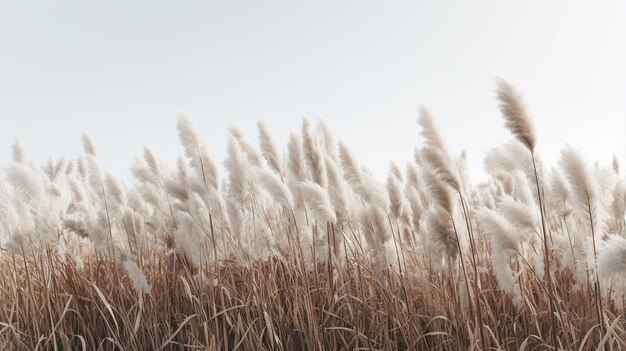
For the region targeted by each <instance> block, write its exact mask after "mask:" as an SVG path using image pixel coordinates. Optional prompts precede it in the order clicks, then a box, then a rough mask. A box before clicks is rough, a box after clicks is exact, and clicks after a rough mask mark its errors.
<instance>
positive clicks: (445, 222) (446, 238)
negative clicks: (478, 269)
mask: <svg viewBox="0 0 626 351" xmlns="http://www.w3.org/2000/svg"><path fill="white" fill-rule="evenodd" d="M425 220H426V227H425V229H426V228H427V229H428V230H427V232H426V233H427V236H428V238H427V239H428V245H429V246H430V247H432V248H435V249H436V250H437V251H439V252H440V253H441V254H442V256H441V257H439V258H438V259H436V260H435V262H437V261H439V262H441V261H442V260H445V261H446V262H447V263H448V264H449V265H450V266H451V267H453V266H454V264H455V262H456V261H457V258H458V255H459V245H458V241H457V240H456V234H455V232H454V227H453V226H452V218H451V216H450V214H449V213H448V212H446V211H444V210H443V209H442V208H438V207H435V206H430V207H429V208H428V210H427V211H426V215H425ZM435 258H436V257H435Z"/></svg>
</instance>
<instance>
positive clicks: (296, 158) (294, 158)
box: [287, 133, 306, 181]
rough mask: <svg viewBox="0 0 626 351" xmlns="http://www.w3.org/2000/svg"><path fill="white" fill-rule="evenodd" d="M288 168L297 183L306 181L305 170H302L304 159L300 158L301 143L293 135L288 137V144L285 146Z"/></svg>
mask: <svg viewBox="0 0 626 351" xmlns="http://www.w3.org/2000/svg"><path fill="white" fill-rule="evenodd" d="M287 151H288V152H287V153H288V157H289V159H288V168H289V171H290V172H291V174H292V175H293V176H294V177H295V178H296V180H298V181H304V180H306V170H305V168H304V158H303V156H302V142H301V141H300V138H298V136H296V135H295V134H294V133H291V134H290V135H289V144H288V146H287Z"/></svg>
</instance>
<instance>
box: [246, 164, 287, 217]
mask: <svg viewBox="0 0 626 351" xmlns="http://www.w3.org/2000/svg"><path fill="white" fill-rule="evenodd" d="M254 173H255V175H256V177H255V178H256V179H257V180H258V181H259V183H260V184H261V186H262V187H263V188H264V189H265V190H266V191H267V192H268V193H269V194H270V196H271V197H272V198H273V199H274V201H276V202H277V203H279V204H282V205H285V206H287V207H288V208H291V207H292V201H291V192H290V191H289V188H288V187H287V186H286V185H285V184H284V183H283V182H282V181H281V180H280V177H279V176H278V174H276V173H274V172H272V171H268V170H264V169H258V168H257V169H256V170H255V172H254Z"/></svg>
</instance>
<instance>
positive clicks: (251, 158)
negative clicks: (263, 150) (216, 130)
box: [230, 124, 263, 167]
mask: <svg viewBox="0 0 626 351" xmlns="http://www.w3.org/2000/svg"><path fill="white" fill-rule="evenodd" d="M230 135H231V136H233V137H234V138H235V139H236V140H237V142H238V143H239V146H241V150H242V151H243V152H244V154H245V155H246V158H247V159H248V163H249V164H250V165H251V166H255V167H262V166H263V157H262V156H261V154H260V153H259V151H258V150H257V149H256V148H255V147H254V145H252V144H251V143H250V142H249V141H248V140H247V139H246V137H245V135H244V134H243V131H242V130H241V129H239V127H237V126H236V125H234V124H231V125H230Z"/></svg>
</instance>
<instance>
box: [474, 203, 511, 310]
mask: <svg viewBox="0 0 626 351" xmlns="http://www.w3.org/2000/svg"><path fill="white" fill-rule="evenodd" d="M476 218H477V219H478V221H479V223H480V224H481V225H482V226H483V227H484V228H485V231H486V232H487V233H490V234H491V239H492V243H493V249H492V265H493V270H494V273H495V275H496V279H497V281H498V285H499V286H500V288H501V289H502V290H504V291H505V292H507V293H509V294H511V295H512V296H513V303H514V304H515V306H516V307H520V306H521V302H522V296H521V291H520V288H519V286H518V285H517V284H516V281H515V278H516V274H515V272H513V270H512V269H511V267H510V263H509V261H510V260H511V258H512V257H513V256H514V255H515V254H517V253H519V252H520V245H519V243H520V240H519V238H518V237H517V236H516V235H515V234H514V228H513V227H512V226H511V225H510V224H509V222H508V221H507V220H506V218H504V217H503V216H502V215H500V214H499V213H497V212H495V211H493V210H490V209H487V208H483V209H480V210H479V211H478V212H477V213H476Z"/></svg>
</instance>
